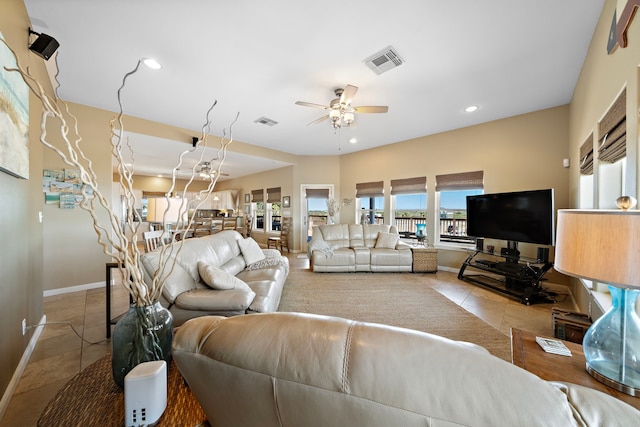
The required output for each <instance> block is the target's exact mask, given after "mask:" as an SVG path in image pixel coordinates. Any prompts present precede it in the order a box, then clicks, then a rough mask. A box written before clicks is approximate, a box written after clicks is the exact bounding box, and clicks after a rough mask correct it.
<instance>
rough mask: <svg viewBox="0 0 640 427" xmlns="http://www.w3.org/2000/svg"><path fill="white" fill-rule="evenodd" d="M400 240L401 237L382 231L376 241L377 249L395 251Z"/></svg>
mask: <svg viewBox="0 0 640 427" xmlns="http://www.w3.org/2000/svg"><path fill="white" fill-rule="evenodd" d="M399 239H400V236H398V235H397V234H394V233H385V232H382V231H381V232H379V233H378V239H377V240H376V246H375V247H376V248H377V249H379V248H382V249H395V248H396V245H397V244H398V240H399Z"/></svg>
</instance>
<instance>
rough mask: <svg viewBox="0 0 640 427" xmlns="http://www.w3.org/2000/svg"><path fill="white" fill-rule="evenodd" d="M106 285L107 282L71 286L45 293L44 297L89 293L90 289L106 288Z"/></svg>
mask: <svg viewBox="0 0 640 427" xmlns="http://www.w3.org/2000/svg"><path fill="white" fill-rule="evenodd" d="M104 285H105V282H95V283H87V284H86V285H76V286H69V287H68V288H58V289H49V290H48V291H44V292H43V293H42V295H43V296H44V297H50V296H53V295H62V294H68V293H71V292H80V291H88V290H89V289H97V288H104ZM112 286H113V285H112Z"/></svg>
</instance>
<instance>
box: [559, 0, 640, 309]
mask: <svg viewBox="0 0 640 427" xmlns="http://www.w3.org/2000/svg"><path fill="white" fill-rule="evenodd" d="M617 3H620V2H617ZM615 9H616V1H615V0H607V1H606V2H605V4H604V7H603V10H602V14H601V16H600V20H599V21H598V26H597V28H596V31H595V33H594V36H593V39H592V41H591V46H590V47H589V52H588V55H587V58H586V61H585V63H584V66H583V68H582V71H581V73H580V78H579V80H578V84H577V85H576V88H575V91H574V95H573V99H572V101H571V108H570V113H569V123H570V127H569V153H570V158H571V164H572V165H574V166H572V167H571V173H570V176H569V186H570V200H571V206H572V207H576V206H579V195H578V189H579V184H580V181H579V180H580V171H579V168H578V165H579V163H580V159H579V150H580V145H582V143H583V142H584V141H585V140H586V139H587V137H588V136H589V134H590V133H591V132H593V133H594V136H595V138H596V139H597V138H598V137H599V136H598V135H597V127H598V126H597V125H598V121H599V120H600V119H601V118H602V116H603V115H604V113H605V112H606V111H607V110H608V108H609V107H610V106H611V104H612V103H613V101H614V100H615V99H616V98H617V96H618V94H619V93H620V92H621V91H622V89H623V88H625V87H626V89H627V160H626V161H627V174H626V188H625V189H624V190H623V193H624V194H626V195H630V196H634V197H636V198H638V196H639V195H640V194H639V193H638V189H639V188H640V174H638V161H639V159H638V155H639V151H640V150H639V149H638V145H639V144H638V114H637V112H638V111H639V108H638V105H639V104H638V94H639V87H638V80H639V79H640V76H639V73H638V65H639V64H640V22H639V21H640V19H639V18H638V15H637V14H636V17H635V19H634V21H633V22H632V24H631V26H630V27H629V32H628V33H627V39H628V41H629V44H628V46H627V47H626V48H621V47H618V48H617V49H616V50H615V51H614V52H613V53H612V54H611V55H608V54H607V49H606V46H607V39H608V36H609V28H610V26H611V18H612V16H613V14H614V10H615ZM596 152H597V149H596ZM597 165H598V164H597V160H596V161H595V164H594V171H595V181H596V183H597V180H598V166H597ZM595 191H596V192H597V184H596V186H595ZM594 200H596V201H597V200H598V198H597V197H594ZM573 282H574V296H575V297H576V299H577V301H578V305H579V306H580V307H581V309H582V310H583V311H585V312H588V311H587V310H588V307H589V306H590V301H589V296H588V294H587V292H586V290H585V289H584V288H583V287H582V286H580V285H579V284H578V283H577V281H576V280H574V281H573Z"/></svg>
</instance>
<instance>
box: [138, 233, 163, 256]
mask: <svg viewBox="0 0 640 427" xmlns="http://www.w3.org/2000/svg"><path fill="white" fill-rule="evenodd" d="M163 234H164V231H163V230H155V231H145V232H143V233H142V238H143V239H144V249H145V250H146V251H147V252H151V251H153V250H155V249H157V248H158V246H160V245H162V235H163Z"/></svg>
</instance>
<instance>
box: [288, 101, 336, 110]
mask: <svg viewBox="0 0 640 427" xmlns="http://www.w3.org/2000/svg"><path fill="white" fill-rule="evenodd" d="M296 105H302V106H303V107H313V108H322V109H323V110H328V109H329V107H327V106H326V105H320V104H314V103H312V102H304V101H296Z"/></svg>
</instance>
